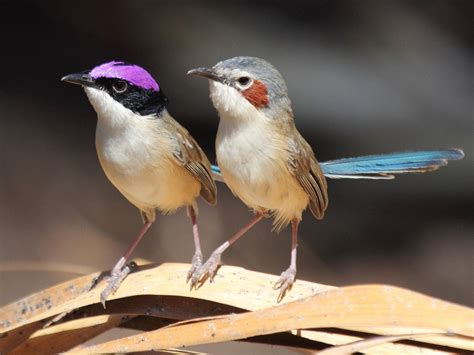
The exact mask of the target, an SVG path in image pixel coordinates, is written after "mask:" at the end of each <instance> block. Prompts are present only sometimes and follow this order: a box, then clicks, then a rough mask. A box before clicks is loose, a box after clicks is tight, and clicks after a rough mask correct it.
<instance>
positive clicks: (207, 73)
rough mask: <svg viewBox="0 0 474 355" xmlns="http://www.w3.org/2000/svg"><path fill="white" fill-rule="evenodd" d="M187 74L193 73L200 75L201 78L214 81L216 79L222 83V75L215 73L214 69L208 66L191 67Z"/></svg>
mask: <svg viewBox="0 0 474 355" xmlns="http://www.w3.org/2000/svg"><path fill="white" fill-rule="evenodd" d="M187 74H188V75H195V76H202V77H203V78H207V79H210V80H214V81H217V82H219V83H223V82H224V79H225V78H224V77H223V76H221V75H219V74H217V73H216V72H215V71H214V70H212V69H209V68H204V67H201V68H195V69H191V70H190V71H188V73H187Z"/></svg>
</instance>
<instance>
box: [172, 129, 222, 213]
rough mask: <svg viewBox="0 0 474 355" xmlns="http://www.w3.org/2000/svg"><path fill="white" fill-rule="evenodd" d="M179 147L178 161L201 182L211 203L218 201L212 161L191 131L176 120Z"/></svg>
mask: <svg viewBox="0 0 474 355" xmlns="http://www.w3.org/2000/svg"><path fill="white" fill-rule="evenodd" d="M173 126H175V127H174V128H175V129H176V136H177V143H178V144H177V147H176V150H175V151H174V152H173V155H174V157H175V158H176V161H177V162H178V163H179V164H180V165H181V166H183V167H184V168H185V169H186V170H188V171H189V172H190V173H191V174H192V175H194V176H195V177H196V179H198V180H199V182H200V183H201V196H202V197H203V198H204V199H205V200H206V201H207V202H209V203H210V204H211V205H215V204H216V202H217V187H216V183H215V182H214V180H213V179H212V175H211V163H209V160H208V159H207V157H206V154H205V153H204V152H203V150H202V149H201V147H200V146H199V145H198V143H197V142H196V141H195V140H194V138H193V137H192V136H191V135H190V134H189V132H188V131H187V130H186V129H185V128H184V127H182V126H181V125H179V124H178V123H177V122H176V121H174V124H173Z"/></svg>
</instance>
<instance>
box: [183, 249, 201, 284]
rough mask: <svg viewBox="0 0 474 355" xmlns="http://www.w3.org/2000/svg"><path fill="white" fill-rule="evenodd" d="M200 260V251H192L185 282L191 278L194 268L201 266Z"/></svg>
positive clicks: (197, 268)
mask: <svg viewBox="0 0 474 355" xmlns="http://www.w3.org/2000/svg"><path fill="white" fill-rule="evenodd" d="M202 261H203V257H202V253H201V252H196V253H194V255H193V258H192V260H191V268H190V269H189V271H188V274H187V275H186V283H188V282H189V280H191V278H192V277H193V275H194V273H195V272H196V270H199V269H200V268H201V266H202ZM191 285H192V283H191Z"/></svg>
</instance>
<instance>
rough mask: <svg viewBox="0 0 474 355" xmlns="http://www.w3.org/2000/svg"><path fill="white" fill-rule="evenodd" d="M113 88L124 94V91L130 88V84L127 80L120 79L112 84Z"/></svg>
mask: <svg viewBox="0 0 474 355" xmlns="http://www.w3.org/2000/svg"><path fill="white" fill-rule="evenodd" d="M112 88H113V89H114V91H115V92H116V93H118V94H122V93H124V92H125V91H127V89H128V84H127V82H125V81H123V80H119V81H117V82H116V83H114V84H113V85H112Z"/></svg>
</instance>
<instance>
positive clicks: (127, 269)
mask: <svg viewBox="0 0 474 355" xmlns="http://www.w3.org/2000/svg"><path fill="white" fill-rule="evenodd" d="M136 268H137V264H136V263H134V262H133V261H132V262H131V263H130V264H127V265H125V266H124V267H123V268H121V269H118V270H115V268H114V269H113V270H112V272H111V273H110V276H109V277H108V279H107V286H106V287H105V289H104V290H103V291H102V293H101V294H100V303H102V306H104V308H105V301H107V298H109V296H110V295H113V294H114V293H115V292H116V291H117V290H118V289H119V287H120V285H121V284H122V282H123V280H125V278H126V277H127V276H128V275H129V274H130V273H131V272H132V271H134V270H135V269H136Z"/></svg>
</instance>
